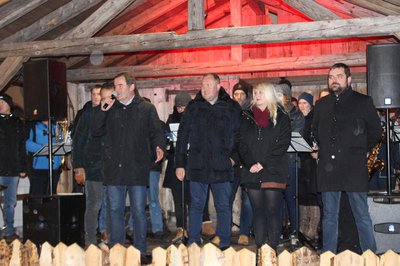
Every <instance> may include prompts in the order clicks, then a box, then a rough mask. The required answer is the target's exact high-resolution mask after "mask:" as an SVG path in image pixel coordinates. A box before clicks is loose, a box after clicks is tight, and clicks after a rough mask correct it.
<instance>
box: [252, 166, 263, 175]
mask: <svg viewBox="0 0 400 266" xmlns="http://www.w3.org/2000/svg"><path fill="white" fill-rule="evenodd" d="M262 169H263V166H262V165H261V164H260V163H255V164H253V165H252V166H251V167H250V173H252V174H255V173H258V172H260V171H261V170H262Z"/></svg>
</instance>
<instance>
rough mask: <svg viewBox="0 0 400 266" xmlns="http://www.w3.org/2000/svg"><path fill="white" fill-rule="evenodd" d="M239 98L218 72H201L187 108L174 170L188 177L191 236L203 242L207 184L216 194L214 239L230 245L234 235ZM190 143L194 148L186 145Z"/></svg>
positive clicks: (221, 244) (181, 175)
mask: <svg viewBox="0 0 400 266" xmlns="http://www.w3.org/2000/svg"><path fill="white" fill-rule="evenodd" d="M240 111H241V108H240V106H239V104H238V103H237V102H235V101H233V100H232V99H231V98H230V97H229V95H228V94H227V93H226V91H225V90H224V89H223V88H222V87H221V84H220V79H219V77H218V75H216V74H207V75H204V76H203V79H202V87H201V91H200V92H199V93H198V94H197V95H196V97H195V99H194V100H193V101H191V102H190V103H189V104H188V106H187V107H186V110H185V112H184V114H183V117H182V121H181V124H180V126H179V131H178V141H177V144H176V150H175V165H176V171H175V173H176V176H177V178H178V179H179V180H181V181H183V180H184V179H185V178H187V179H188V180H189V181H190V210H189V221H190V224H189V240H188V243H189V244H191V243H197V244H198V245H200V231H201V226H202V216H203V210H204V205H205V202H206V197H207V192H208V188H209V187H211V191H212V193H213V196H214V204H215V208H216V211H217V230H216V236H215V237H214V238H213V239H212V242H213V243H214V244H216V245H218V246H219V247H220V248H227V247H228V246H230V241H231V225H232V210H231V208H230V204H229V199H230V197H231V194H232V185H231V182H232V180H233V165H235V163H239V156H238V153H237V145H238V142H239V127H240ZM188 146H190V148H188Z"/></svg>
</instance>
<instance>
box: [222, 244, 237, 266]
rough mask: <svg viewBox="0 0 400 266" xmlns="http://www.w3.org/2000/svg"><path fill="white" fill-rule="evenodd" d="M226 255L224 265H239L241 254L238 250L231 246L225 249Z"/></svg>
mask: <svg viewBox="0 0 400 266" xmlns="http://www.w3.org/2000/svg"><path fill="white" fill-rule="evenodd" d="M223 253H224V256H225V262H224V264H223V266H239V265H240V264H239V254H238V253H236V251H235V250H234V249H233V248H232V247H229V248H228V249H225V250H224V251H223Z"/></svg>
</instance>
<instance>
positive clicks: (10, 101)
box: [0, 93, 14, 109]
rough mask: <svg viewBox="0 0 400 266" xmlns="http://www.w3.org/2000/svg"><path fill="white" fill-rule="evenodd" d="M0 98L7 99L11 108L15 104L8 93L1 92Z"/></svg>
mask: <svg viewBox="0 0 400 266" xmlns="http://www.w3.org/2000/svg"><path fill="white" fill-rule="evenodd" d="M0 100H3V101H5V102H6V103H7V104H8V106H10V109H11V108H12V107H13V106H14V104H13V100H12V98H11V96H9V95H7V94H3V93H1V94H0Z"/></svg>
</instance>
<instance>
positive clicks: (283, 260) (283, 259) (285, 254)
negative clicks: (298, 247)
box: [278, 250, 294, 265]
mask: <svg viewBox="0 0 400 266" xmlns="http://www.w3.org/2000/svg"><path fill="white" fill-rule="evenodd" d="M278 265H294V263H293V259H292V254H290V253H289V251H287V250H284V251H282V252H281V253H280V254H279V255H278Z"/></svg>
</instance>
